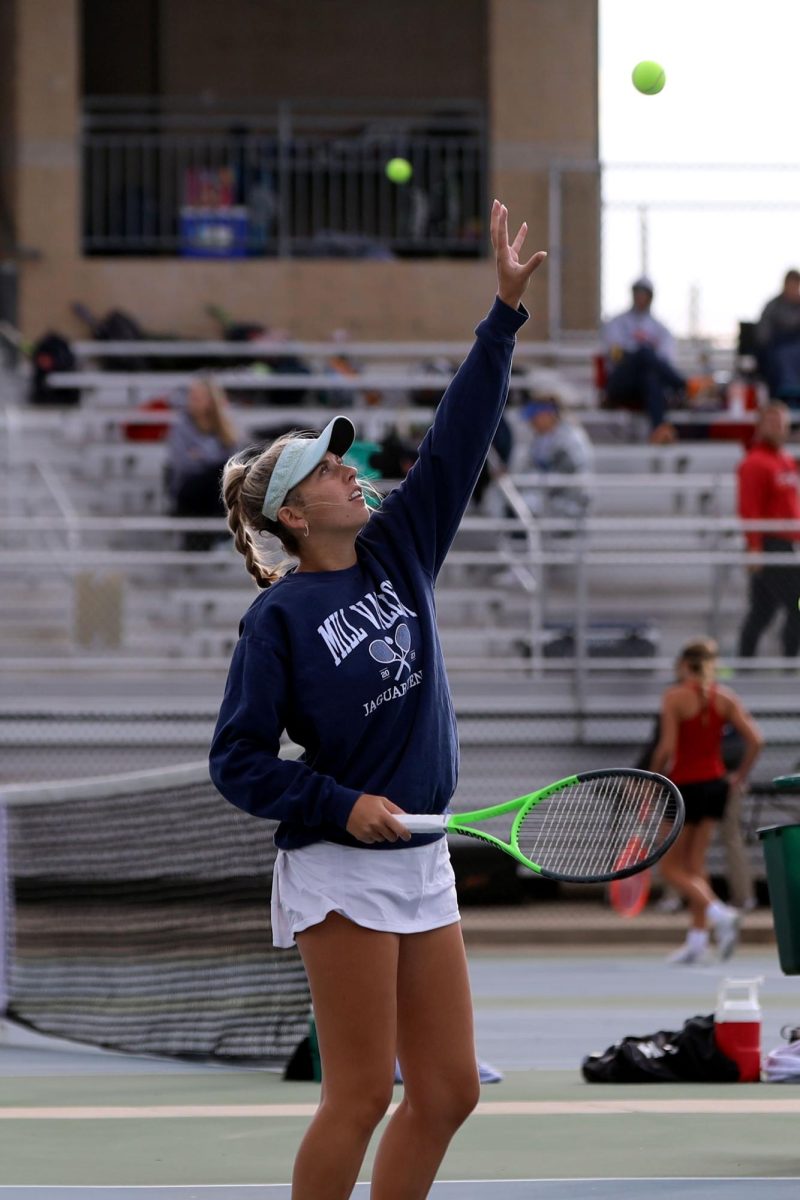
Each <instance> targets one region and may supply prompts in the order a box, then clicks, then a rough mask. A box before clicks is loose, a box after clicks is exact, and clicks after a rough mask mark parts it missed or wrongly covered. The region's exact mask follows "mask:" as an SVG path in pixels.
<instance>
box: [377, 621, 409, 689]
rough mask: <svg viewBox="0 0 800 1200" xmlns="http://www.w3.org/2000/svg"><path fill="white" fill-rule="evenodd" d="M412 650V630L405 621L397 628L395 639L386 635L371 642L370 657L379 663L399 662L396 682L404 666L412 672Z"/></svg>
mask: <svg viewBox="0 0 800 1200" xmlns="http://www.w3.org/2000/svg"><path fill="white" fill-rule="evenodd" d="M410 650H411V632H410V630H409V628H408V626H407V625H406V624H405V622H401V624H400V625H398V626H397V629H396V630H395V634H394V639H392V638H390V637H384V638H383V640H382V641H381V640H380V639H379V638H376V639H375V641H374V642H370V644H369V653H370V657H371V658H374V659H375V662H379V663H384V664H385V663H399V664H400V666H399V667H398V668H397V674H396V675H395V677H394V678H395V682H396V681H397V680H398V679H399V678H400V676H401V674H402V672H403V667H405V669H406V670H407V671H408V673H409V675H410V674H411V667H410V666H409V664H408V654H409V651H410Z"/></svg>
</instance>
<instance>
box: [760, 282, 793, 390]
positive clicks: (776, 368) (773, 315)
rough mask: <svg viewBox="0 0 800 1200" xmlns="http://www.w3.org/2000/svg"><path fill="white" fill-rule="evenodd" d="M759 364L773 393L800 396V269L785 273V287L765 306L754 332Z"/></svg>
mask: <svg viewBox="0 0 800 1200" xmlns="http://www.w3.org/2000/svg"><path fill="white" fill-rule="evenodd" d="M755 339H756V348H757V350H756V352H757V358H758V367H759V371H760V372H761V374H762V375H763V376H764V380H765V381H766V384H767V387H768V388H769V391H770V395H771V396H773V397H774V398H776V399H781V400H786V399H793V398H796V397H797V396H800V271H797V270H795V269H792V270H790V271H787V272H786V275H785V276H784V280H783V289H782V291H781V292H780V294H779V295H777V296H774V297H773V298H772V300H770V301H769V302H768V303H767V304H766V305H765V306H764V310H763V312H762V313H761V316H760V317H759V319H758V324H757V326H756V331H755Z"/></svg>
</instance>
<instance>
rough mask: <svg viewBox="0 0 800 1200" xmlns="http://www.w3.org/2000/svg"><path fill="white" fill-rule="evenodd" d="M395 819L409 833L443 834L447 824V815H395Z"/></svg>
mask: <svg viewBox="0 0 800 1200" xmlns="http://www.w3.org/2000/svg"><path fill="white" fill-rule="evenodd" d="M394 818H395V820H396V821H398V822H399V823H400V824H401V825H405V827H406V829H407V830H408V832H409V833H441V832H442V831H443V829H444V827H445V825H446V824H447V816H446V815H445V813H395V814H394Z"/></svg>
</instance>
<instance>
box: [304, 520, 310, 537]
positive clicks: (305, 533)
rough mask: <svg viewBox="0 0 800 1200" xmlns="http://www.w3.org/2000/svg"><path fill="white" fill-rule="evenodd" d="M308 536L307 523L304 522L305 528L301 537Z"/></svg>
mask: <svg viewBox="0 0 800 1200" xmlns="http://www.w3.org/2000/svg"><path fill="white" fill-rule="evenodd" d="M308 534H309V528H308V521H306V527H305V529H304V530H303V537H308Z"/></svg>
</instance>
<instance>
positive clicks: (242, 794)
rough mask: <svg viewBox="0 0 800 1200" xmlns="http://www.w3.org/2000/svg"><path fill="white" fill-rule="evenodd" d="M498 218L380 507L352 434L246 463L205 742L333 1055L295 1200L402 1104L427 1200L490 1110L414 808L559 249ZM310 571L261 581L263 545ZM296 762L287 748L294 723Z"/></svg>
mask: <svg viewBox="0 0 800 1200" xmlns="http://www.w3.org/2000/svg"><path fill="white" fill-rule="evenodd" d="M526 229H527V227H526V225H524V224H523V225H522V227H521V228H520V230H519V232H518V234H517V236H516V237H515V238H514V240H513V242H510V241H509V236H508V212H507V209H506V208H505V206H504V205H502V204H500V203H499V202H498V201H495V202H494V204H493V206H492V214H491V236H492V245H493V247H494V250H495V258H496V266H497V297H496V299H495V302H494V304H493V307H492V309H491V311H490V312H489V314H488V316H487V317H486V318H485V320H483V321H481V323H480V324H479V325H478V327H477V330H476V341H475V344H474V346H473V348H472V350H471V351H470V353H469V355H468V357H467V358H466V359H465V361H464V362H463V364H462V365H461V367H460V369H459V370H458V372H457V374H456V375H455V377H454V378H453V380H452V382H451V383H450V386H449V387H448V389H447V391H446V393H445V395H444V397H443V399H442V401H441V403H440V405H439V407H438V409H437V411H436V417H435V420H434V422H433V426H432V428H431V429H430V431H429V432H428V434H427V436H426V438H425V439H424V441H423V443H422V446H421V447H420V453H419V459H418V461H417V462H416V464H415V465H414V466H413V467H412V469H411V470H410V471H409V473H408V475H407V477H406V479H405V480H404V481H403V483H402V484H401V485H400V486H399V487H398V488H397V489H396V490H395V491H393V492H392V493H391V494H390V495H389V496H388V497H387V498H386V499H385V500H384V502H383V505H382V507H381V508H380V509H379V510H377V511H374V512H372V513H370V510H369V508H368V507H367V505H366V503H365V499H364V495H363V492H362V488H361V486H360V484H359V481H358V479H357V477H356V472H355V470H354V469H353V468H351V467H349V466H347V465H345V463H344V462H343V456H344V455H345V454H346V452H347V450H348V448H349V447H350V444H351V443H352V441H353V437H354V429H353V426H352V425H351V423H350V421H349V420H348V419H347V418H346V417H335V418H334V419H333V420H332V421H331V422H330V423H329V425H328V426H327V427H326V428H325V429H324V430H323V431H322V433H321V434H320V435H319V436H318V437H315V436H313V435H309V436H306V435H299V436H290V437H284V438H281V439H279V440H278V441H277V442H275V443H274V444H273V445H272V446H270V447H269V448H268V449H266V450H264V451H263V453H261V454H260V455H258V456H256V457H251V458H249V459H248V458H247V457H246V456H238V457H236V458H234V459H232V460H231V461H230V462H229V463H228V465H227V468H226V470H225V473H224V476H223V493H224V498H225V503H226V506H227V510H228V523H229V525H230V528H231V530H232V531H233V534H234V537H235V541H236V546H237V548H238V549H239V550H240V551H241V553H242V554H243V555H244V557H245V561H246V564H247V568H248V570H249V572H250V573H251V574H252V575H253V576H254V578H255V580H256V582H257V583H258V584H259V586H260V587H261V588H263V589H264V590H263V591H262V592H261V594H260V595H259V596H258V597H257V598H256V600H255V601H254V603H253V604H252V606H251V607H250V609H249V611H248V612H247V614H246V615H245V617H244V619H243V621H242V626H241V636H240V640H239V642H238V644H237V647H236V649H235V651H234V655H233V659H232V662H231V668H230V673H229V677H228V683H227V687H226V691H225V696H224V699H223V702H222V707H221V710H220V714H219V720H218V722H217V728H216V732H215V735H214V740H213V745H212V748H211V756H210V758H211V775H212V778H213V780H214V783H215V784H216V786H217V787H218V789H219V790H220V792H221V793H222V794H223V795H224V796H225V797H227V799H229V800H230V801H232V802H233V803H234V804H236V805H238V806H239V807H240V808H243V809H244V810H245V811H247V812H250V813H253V814H255V815H256V816H263V817H270V818H273V819H277V820H278V821H279V822H280V824H279V826H278V829H277V833H276V842H277V845H278V847H279V853H278V858H277V862H276V866H275V873H274V879H273V891H272V924H273V938H274V941H275V943H276V945H278V946H290V945H292V944H293V942H294V941H296V943H297V945H298V947H299V949H300V953H301V955H302V958H303V962H304V965H305V968H306V971H307V974H308V978H309V983H310V987H311V995H312V1000H313V1004H314V1013H315V1017H316V1024H317V1033H318V1037H319V1045H320V1054H321V1059H322V1073H323V1085H322V1096H321V1101H320V1106H319V1108H318V1110H317V1113H316V1115H315V1117H314V1119H313V1121H312V1123H311V1125H310V1127H309V1129H308V1131H307V1133H306V1135H305V1137H304V1139H303V1141H302V1144H301V1146H300V1149H299V1152H298V1155H297V1158H296V1161H295V1167H294V1173H293V1184H292V1197H293V1200H345V1198H346V1197H349V1196H350V1194H351V1191H352V1189H353V1186H354V1185H355V1182H356V1178H357V1176H358V1172H359V1169H360V1166H361V1163H362V1160H363V1158H364V1154H365V1151H366V1149H367V1145H368V1142H369V1140H370V1136H371V1134H372V1133H373V1131H374V1129H375V1127H376V1126H377V1124H378V1122H379V1121H380V1120H381V1118H382V1117H383V1116H384V1114H385V1113H386V1110H387V1108H388V1106H389V1103H390V1101H391V1098H392V1084H393V1080H394V1072H395V1060H396V1058H397V1059H399V1062H400V1066H401V1071H402V1076H403V1082H404V1085H405V1093H404V1097H403V1099H402V1101H401V1103H400V1105H399V1107H398V1108H397V1110H396V1112H395V1113H394V1114H393V1116H392V1118H391V1120H390V1121H389V1124H388V1126H387V1127H386V1130H385V1132H384V1134H383V1136H382V1138H381V1141H380V1145H379V1147H378V1151H377V1156H376V1159H375V1165H374V1170H373V1179H372V1191H371V1195H372V1197H373V1200H422V1198H423V1197H424V1196H427V1195H428V1191H429V1189H430V1186H431V1182H432V1180H433V1178H434V1175H435V1174H436V1170H437V1168H438V1166H439V1163H440V1162H441V1160H442V1158H443V1156H444V1153H445V1151H446V1149H447V1146H448V1144H449V1142H450V1140H451V1138H452V1136H453V1134H454V1133H455V1131H456V1130H457V1128H458V1127H459V1126H460V1125H461V1124H462V1122H463V1121H464V1120H465V1119H466V1117H467V1116H468V1115H469V1113H470V1112H471V1111H472V1109H473V1108H474V1106H475V1104H476V1102H477V1099H478V1091H479V1084H478V1072H477V1067H476V1061H475V1052H474V1045H473V1028H472V1003H471V998H470V990H469V982H468V976H467V966H466V958H465V954H464V947H463V941H462V936H461V928H460V924H459V914H458V908H457V902H456V894H455V888H454V878H453V872H452V868H451V865H450V860H449V856H448V850H447V844H446V841H445V839H444V838H443V836H442V834H441V832H439V833H435V834H418V835H414V836H412V835H410V834H409V833H408V831H407V830H405V829H404V828H403V826H402V824H401V823H400V821H399V820H398V814H399V816H400V817H401V816H402V812H403V811H404V810H405V811H408V812H418V813H422V812H429V813H435V812H441V811H443V810H444V809H445V808H446V806H447V804H448V801H449V800H450V797H451V796H452V794H453V792H454V790H455V786H456V778H457V771H458V740H457V734H456V725H455V719H454V713H453V706H452V702H451V698H450V692H449V687H448V683H447V678H446V674H445V668H444V662H443V658H442V651H441V647H440V644H439V638H438V634H437V630H436V621H435V608H434V599H433V586H434V582H435V580H436V576H437V574H438V572H439V570H440V568H441V566H442V563H443V561H444V558H445V555H446V554H447V551H448V548H449V547H450V544H451V543H452V541H453V538H454V537H455V534H456V531H457V529H458V525H459V522H460V520H461V517H462V514H463V512H464V510H465V508H466V506H467V503H468V501H469V498H470V495H471V493H472V490H473V488H474V486H475V482H476V480H477V478H478V475H479V474H480V470H481V467H482V465H483V462H484V460H485V458H486V455H487V452H488V449H489V446H490V444H491V441H492V438H493V436H494V433H495V430H496V428H497V425H498V422H499V420H500V416H501V414H502V412H503V408H504V406H505V402H506V396H507V392H508V379H509V372H510V367H511V357H512V353H513V350H514V341H515V335H516V333H517V330H518V329H519V328H520V327H521V326H522V325H523V324H524V322H525V321H526V319H527V316H528V314H527V312H526V311H525V309H524V307H523V306H522V304H521V299H522V295H523V293H524V292H525V290H526V288H527V287H528V284H529V282H530V279H531V276H532V275H533V272H534V271H535V270H536V268H537V267H538V266H539V264H540V263H541V262H542V260H543V259H544V258H545V257H546V256H545V254H544V252H541V251H540V252H539V253H536V254H534V255H532V257H530V258H529V259H527V261H521V260H520V252H521V250H522V246H523V242H524V239H525V234H526ZM264 532H268V533H271V534H274V535H275V537H277V538H278V539H279V540H280V541H281V543H282V544H283V546H284V548H285V549H286V550H287V551H288V552H289V553H290V554H291V555H293V556H294V558H295V559H296V560H297V562H296V565H295V566H294V568H292V569H289V570H288V571H284V573H282V574H278V573H275V572H273V571H271V570H270V569H268V567H267V565H265V563H264V561H263V560H262V558H261V556H260V554H259V543H258V540H257V539H258V538H259V536H260V535H261V534H263V533H264ZM284 730H285V731H286V732H287V733H288V735H289V737H290V738H291V739H292V740H293V741H294V742H296V743H298V744H299V745H301V746H302V747H303V748H304V753H303V755H302V757H301V758H300V759H299V760H296V761H286V760H283V759H280V758H279V757H278V749H279V740H280V737H281V735H282V733H283V732H284Z"/></svg>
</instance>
